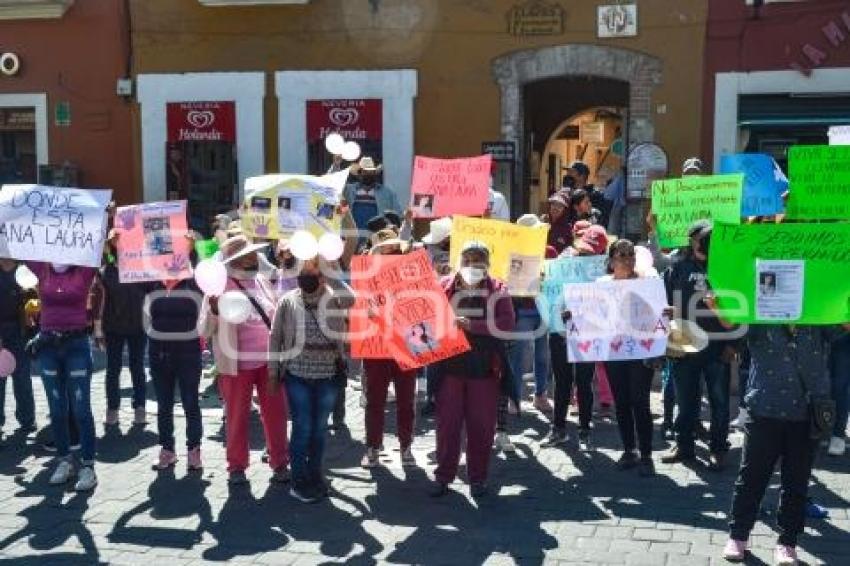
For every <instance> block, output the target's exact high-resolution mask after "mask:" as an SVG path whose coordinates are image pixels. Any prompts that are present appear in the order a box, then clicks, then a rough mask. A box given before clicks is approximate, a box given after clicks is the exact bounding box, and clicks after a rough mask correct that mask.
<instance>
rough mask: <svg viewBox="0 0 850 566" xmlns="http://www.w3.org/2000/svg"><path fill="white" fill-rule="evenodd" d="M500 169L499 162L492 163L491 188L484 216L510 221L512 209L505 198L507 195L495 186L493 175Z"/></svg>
mask: <svg viewBox="0 0 850 566" xmlns="http://www.w3.org/2000/svg"><path fill="white" fill-rule="evenodd" d="M498 169H499V164H498V162H496V161H493V162H492V163H491V164H490V188H489V189H488V190H487V209H486V210H485V211H484V218H492V219H494V220H506V221H508V222H510V220H511V210H510V207H509V206H508V201H507V199H505V195H503V194H502V193H501V192H500V191H497V190H496V189H494V188H493V176H494V175H495V174H496V171H498Z"/></svg>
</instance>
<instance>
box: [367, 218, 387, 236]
mask: <svg viewBox="0 0 850 566" xmlns="http://www.w3.org/2000/svg"><path fill="white" fill-rule="evenodd" d="M389 226H390V221H389V220H387V217H386V216H384V215H379V216H373V217H372V218H370V219H369V220H368V221H367V222H366V228H367V229H368V230H369V231H370V232H372V233H373V234H374V233H377V232H380V231H381V230H383V229H384V228H389Z"/></svg>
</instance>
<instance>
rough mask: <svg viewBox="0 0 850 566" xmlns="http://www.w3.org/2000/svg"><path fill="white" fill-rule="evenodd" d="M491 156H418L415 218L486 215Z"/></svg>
mask: <svg viewBox="0 0 850 566" xmlns="http://www.w3.org/2000/svg"><path fill="white" fill-rule="evenodd" d="M492 160H493V158H492V157H490V156H489V155H482V156H480V157H468V158H463V159H434V158H431V157H421V156H418V155H417V156H416V159H415V160H414V162H413V181H412V182H411V188H410V208H411V209H412V210H413V215H414V217H416V218H442V217H444V216H451V215H452V214H466V215H469V216H476V215H481V214H484V211H485V210H486V209H487V199H488V196H489V190H490V164H491V163H492Z"/></svg>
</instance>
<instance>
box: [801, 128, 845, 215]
mask: <svg viewBox="0 0 850 566" xmlns="http://www.w3.org/2000/svg"><path fill="white" fill-rule="evenodd" d="M788 170H789V174H790V176H791V195H790V197H789V198H788V218H790V219H795V220H847V219H848V218H850V146H847V145H834V146H826V145H823V146H796V147H792V148H791V151H790V153H789V156H788Z"/></svg>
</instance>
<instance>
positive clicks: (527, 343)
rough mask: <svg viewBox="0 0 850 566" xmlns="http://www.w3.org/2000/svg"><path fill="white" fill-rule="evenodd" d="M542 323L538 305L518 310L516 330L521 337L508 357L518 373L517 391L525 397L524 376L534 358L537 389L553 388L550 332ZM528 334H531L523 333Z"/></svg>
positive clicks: (540, 392)
mask: <svg viewBox="0 0 850 566" xmlns="http://www.w3.org/2000/svg"><path fill="white" fill-rule="evenodd" d="M541 325H542V319H541V318H540V313H539V312H538V311H537V309H519V310H517V313H516V327H515V328H514V332H515V333H516V334H517V335H518V339H516V340H514V341H513V342H512V343H511V346H510V355H509V358H508V361H509V363H510V364H511V371H513V374H514V384H513V385H514V394H515V395H516V398H517V399H522V380H523V377H524V376H525V373H526V370H527V369H528V368H529V365H530V364H531V363H532V361H533V364H534V366H533V367H534V384H535V385H534V393H535V394H536V395H545V394H546V391H547V389H548V388H549V373H550V369H549V333H548V332H547V331H546V329H544V328H541ZM525 334H527V335H528V336H527V337H525V336H523V335H525ZM532 354H533V359H532Z"/></svg>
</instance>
